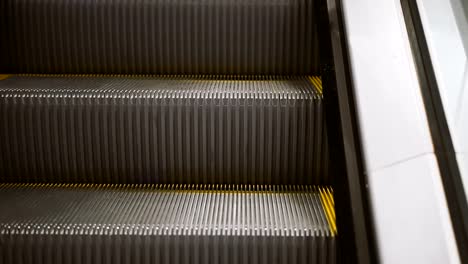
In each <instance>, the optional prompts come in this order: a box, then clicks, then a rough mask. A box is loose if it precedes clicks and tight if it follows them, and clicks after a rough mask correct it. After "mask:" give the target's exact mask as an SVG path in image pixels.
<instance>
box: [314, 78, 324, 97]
mask: <svg viewBox="0 0 468 264" xmlns="http://www.w3.org/2000/svg"><path fill="white" fill-rule="evenodd" d="M313 78H314V80H315V82H316V83H317V84H318V88H319V90H320V93H322V92H323V89H322V79H320V77H317V76H314V77H313Z"/></svg>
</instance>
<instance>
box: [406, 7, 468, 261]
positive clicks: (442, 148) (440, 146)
mask: <svg viewBox="0 0 468 264" xmlns="http://www.w3.org/2000/svg"><path fill="white" fill-rule="evenodd" d="M401 6H402V9H403V16H404V18H405V23H406V29H407V32H408V37H409V40H410V44H411V50H412V55H413V60H414V63H415V66H416V70H417V74H418V80H419V86H420V88H421V94H422V98H423V102H424V107H425V109H426V115H427V120H428V124H429V130H430V132H431V138H432V143H433V145H434V153H435V156H436V159H437V163H438V165H439V170H440V175H441V178H442V183H443V185H444V191H445V197H446V199H447V204H448V209H449V212H450V217H451V220H452V226H453V230H454V233H455V239H456V241H457V246H458V252H459V255H460V260H461V262H462V263H468V206H467V200H466V194H465V191H464V188H463V182H462V179H461V174H460V169H459V167H458V163H457V160H456V153H455V149H454V147H453V142H452V138H451V136H450V131H449V127H448V123H447V119H446V116H445V111H444V108H443V104H442V99H441V97H440V93H439V87H438V85H437V80H436V77H435V72H434V68H433V66H432V61H431V57H430V53H429V48H428V46H427V42H426V38H425V35H424V29H423V26H422V22H421V17H420V14H419V10H418V6H417V3H416V1H415V0H401Z"/></svg>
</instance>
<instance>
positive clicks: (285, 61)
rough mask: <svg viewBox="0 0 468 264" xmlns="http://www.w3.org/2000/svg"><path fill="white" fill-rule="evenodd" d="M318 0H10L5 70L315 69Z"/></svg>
mask: <svg viewBox="0 0 468 264" xmlns="http://www.w3.org/2000/svg"><path fill="white" fill-rule="evenodd" d="M314 2H315V1H313V0H236V1H232V0H170V1H168V0H118V1H116V0H99V1H95V0H79V1H77V0H2V1H0V22H1V23H0V39H2V40H5V41H1V42H0V57H1V58H2V60H0V72H9V73H11V72H23V73H127V74H136V73H139V74H143V73H152V74H169V73H170V74H311V73H314V72H318V68H319V67H318V65H319V53H318V34H317V25H316V24H317V23H316V21H315V20H316V19H315V18H314V12H315V11H314V5H315V3H314Z"/></svg>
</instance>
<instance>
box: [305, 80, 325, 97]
mask: <svg viewBox="0 0 468 264" xmlns="http://www.w3.org/2000/svg"><path fill="white" fill-rule="evenodd" d="M307 77H308V79H309V81H310V82H311V83H312V84H313V85H314V86H315V88H316V89H317V91H318V92H319V93H320V94H322V81H321V80H320V78H318V77H316V76H307Z"/></svg>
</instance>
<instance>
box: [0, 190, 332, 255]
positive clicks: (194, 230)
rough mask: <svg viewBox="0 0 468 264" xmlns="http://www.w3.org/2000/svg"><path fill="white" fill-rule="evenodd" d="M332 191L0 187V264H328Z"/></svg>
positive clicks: (330, 248)
mask: <svg viewBox="0 0 468 264" xmlns="http://www.w3.org/2000/svg"><path fill="white" fill-rule="evenodd" d="M333 206H334V204H333V196H332V190H331V189H330V188H328V187H326V188H323V187H314V186H271V185H255V186H253V185H204V186H201V185H92V184H88V185H66V184H62V185H54V184H39V185H35V184H1V185H0V211H1V212H2V214H0V251H1V252H0V258H3V261H4V263H334V262H335V239H336V228H335V227H334V210H333Z"/></svg>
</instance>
